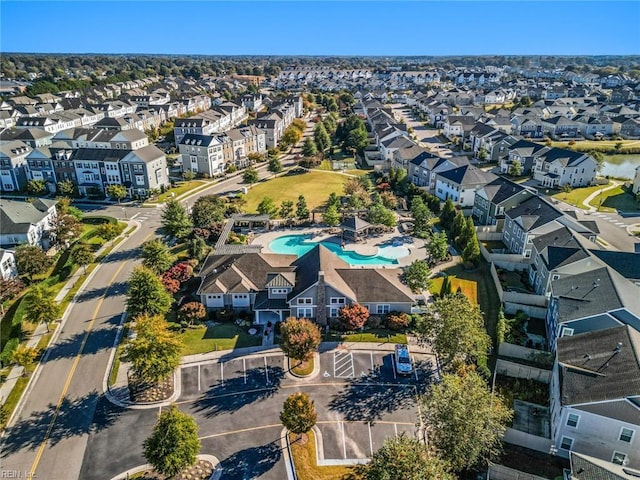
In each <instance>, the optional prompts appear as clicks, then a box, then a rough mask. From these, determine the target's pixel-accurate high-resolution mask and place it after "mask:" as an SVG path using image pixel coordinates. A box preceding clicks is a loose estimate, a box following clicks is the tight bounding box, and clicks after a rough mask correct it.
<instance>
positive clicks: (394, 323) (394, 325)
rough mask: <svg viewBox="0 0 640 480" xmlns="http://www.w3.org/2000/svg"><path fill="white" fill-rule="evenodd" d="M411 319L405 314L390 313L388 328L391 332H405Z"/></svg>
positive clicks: (387, 320) (387, 321)
mask: <svg viewBox="0 0 640 480" xmlns="http://www.w3.org/2000/svg"><path fill="white" fill-rule="evenodd" d="M409 322H410V318H409V315H407V314H406V313H404V312H390V313H389V314H388V315H387V318H386V323H387V328H389V329H391V330H396V331H400V330H405V329H406V328H407V327H408V326H409Z"/></svg>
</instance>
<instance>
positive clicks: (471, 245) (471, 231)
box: [461, 217, 480, 265]
mask: <svg viewBox="0 0 640 480" xmlns="http://www.w3.org/2000/svg"><path fill="white" fill-rule="evenodd" d="M461 243H462V244H463V245H464V249H463V250H462V260H463V261H464V262H466V263H471V264H473V265H478V263H479V262H480V245H479V244H478V237H477V235H476V229H475V227H474V225H473V219H472V218H471V217H468V218H467V223H466V226H465V228H464V229H463V232H462V235H461Z"/></svg>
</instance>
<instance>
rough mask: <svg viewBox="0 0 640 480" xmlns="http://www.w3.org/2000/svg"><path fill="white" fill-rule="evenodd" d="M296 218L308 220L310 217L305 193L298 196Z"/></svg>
mask: <svg viewBox="0 0 640 480" xmlns="http://www.w3.org/2000/svg"><path fill="white" fill-rule="evenodd" d="M296 218H297V219H298V220H302V221H304V220H307V219H308V218H309V207H307V200H306V199H305V198H304V195H300V196H298V201H297V203H296Z"/></svg>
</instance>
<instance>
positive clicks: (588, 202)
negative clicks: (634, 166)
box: [582, 180, 622, 212]
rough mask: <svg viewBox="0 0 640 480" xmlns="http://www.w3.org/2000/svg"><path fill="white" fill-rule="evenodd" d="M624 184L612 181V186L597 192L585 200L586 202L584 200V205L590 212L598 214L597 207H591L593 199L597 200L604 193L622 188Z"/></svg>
mask: <svg viewBox="0 0 640 480" xmlns="http://www.w3.org/2000/svg"><path fill="white" fill-rule="evenodd" d="M621 184H622V182H618V181H616V180H612V181H611V185H609V186H608V187H603V188H601V189H600V190H597V191H595V192H593V193H592V194H591V195H589V196H588V197H587V198H585V199H584V200H582V205H583V206H584V207H585V208H586V209H587V210H589V211H590V212H597V211H598V209H597V208H596V207H592V206H591V201H592V200H593V199H595V198H596V197H597V196H598V195H600V194H601V193H602V192H606V191H607V190H612V189H614V188H616V187H618V186H620V185H621Z"/></svg>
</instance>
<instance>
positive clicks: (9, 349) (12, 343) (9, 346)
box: [0, 338, 20, 366]
mask: <svg viewBox="0 0 640 480" xmlns="http://www.w3.org/2000/svg"><path fill="white" fill-rule="evenodd" d="M18 345H20V339H19V338H10V339H9V340H7V343H6V344H5V346H4V350H2V353H1V354H0V363H2V366H7V365H11V363H12V361H13V360H12V359H13V352H15V351H16V349H17V348H18Z"/></svg>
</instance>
